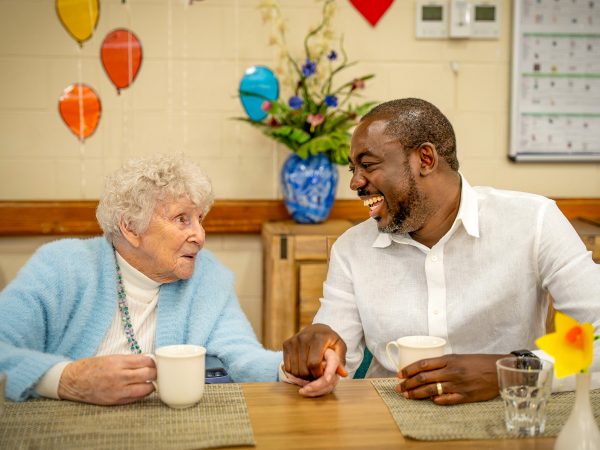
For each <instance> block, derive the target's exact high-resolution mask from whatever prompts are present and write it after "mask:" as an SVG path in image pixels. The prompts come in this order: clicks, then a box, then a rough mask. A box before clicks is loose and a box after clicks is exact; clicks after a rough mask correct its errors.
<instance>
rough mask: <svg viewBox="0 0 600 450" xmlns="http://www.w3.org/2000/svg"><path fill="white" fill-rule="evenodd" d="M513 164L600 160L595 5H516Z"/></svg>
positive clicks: (599, 4)
mask: <svg viewBox="0 0 600 450" xmlns="http://www.w3.org/2000/svg"><path fill="white" fill-rule="evenodd" d="M513 6H514V9H513V15H514V16H513V19H514V20H513V49H512V79H511V81H512V86H511V91H512V92H511V127H510V149H509V157H510V159H512V160H513V161H600V0H515V1H514V3H513Z"/></svg>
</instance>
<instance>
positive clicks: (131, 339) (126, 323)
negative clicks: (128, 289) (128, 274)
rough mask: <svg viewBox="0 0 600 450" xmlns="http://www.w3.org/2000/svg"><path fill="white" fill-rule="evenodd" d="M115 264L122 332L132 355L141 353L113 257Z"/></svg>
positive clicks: (118, 269)
mask: <svg viewBox="0 0 600 450" xmlns="http://www.w3.org/2000/svg"><path fill="white" fill-rule="evenodd" d="M115 264H116V265H117V297H118V299H117V300H118V303H119V312H120V313H121V324H122V325H123V331H125V336H126V337H127V343H128V344H129V349H130V350H131V351H132V353H136V354H139V353H142V349H141V348H140V344H138V341H137V339H136V338H135V333H134V332H133V325H131V317H130V316H129V306H128V305H127V295H126V294H125V287H124V286H123V276H122V275H121V268H120V267H119V263H118V262H117V259H116V257H115Z"/></svg>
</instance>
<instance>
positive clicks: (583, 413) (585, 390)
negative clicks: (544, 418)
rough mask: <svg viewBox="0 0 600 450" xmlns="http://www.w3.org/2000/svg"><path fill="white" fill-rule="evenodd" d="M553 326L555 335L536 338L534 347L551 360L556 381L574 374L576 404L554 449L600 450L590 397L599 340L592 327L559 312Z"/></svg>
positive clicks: (598, 433) (599, 435)
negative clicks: (595, 352) (595, 348)
mask: <svg viewBox="0 0 600 450" xmlns="http://www.w3.org/2000/svg"><path fill="white" fill-rule="evenodd" d="M554 324H555V327H556V331H555V332H554V333H549V334H546V335H545V336H542V337H540V338H538V339H537V340H536V341H535V343H536V344H537V346H538V347H539V348H541V349H542V350H544V351H545V352H546V353H548V354H549V355H551V356H553V357H554V373H555V374H556V377H557V378H563V377H566V376H569V375H573V374H575V403H574V405H573V409H572V410H571V414H570V415H569V418H568V419H567V422H566V423H565V425H564V426H563V428H562V429H561V431H560V433H559V434H558V437H557V438H556V441H555V443H554V449H555V450H574V449H590V450H591V449H598V450H600V429H598V424H597V423H596V421H595V419H594V414H593V411H592V404H591V402H590V393H589V391H590V378H591V374H590V372H589V369H590V366H591V365H592V360H593V357H594V341H595V340H596V339H598V338H599V337H600V336H595V335H594V327H593V326H592V324H590V323H578V322H577V321H576V320H575V319H573V318H571V317H569V316H567V315H566V314H563V313H561V312H559V311H556V316H555V319H554Z"/></svg>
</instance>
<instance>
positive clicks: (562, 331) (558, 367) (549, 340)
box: [535, 311, 600, 378]
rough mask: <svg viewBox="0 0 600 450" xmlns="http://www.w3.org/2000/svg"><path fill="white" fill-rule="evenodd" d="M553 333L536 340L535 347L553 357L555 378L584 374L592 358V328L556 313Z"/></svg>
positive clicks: (594, 337)
mask: <svg viewBox="0 0 600 450" xmlns="http://www.w3.org/2000/svg"><path fill="white" fill-rule="evenodd" d="M554 320H555V327H556V331H555V332H554V333H549V334H546V335H545V336H542V337H540V338H538V339H537V340H536V341H535V343H536V345H537V346H538V347H539V348H540V349H542V350H544V351H545V352H546V353H548V354H549V355H551V356H552V357H554V371H555V373H556V377H557V378H564V377H566V376H569V375H573V374H576V373H579V372H583V373H586V372H587V371H588V370H589V368H590V366H591V364H592V359H593V356H594V340H596V339H598V338H599V337H600V336H594V327H593V326H592V324H590V323H581V324H580V323H578V322H577V321H576V320H575V319H573V318H571V317H569V316H567V315H566V314H563V313H561V312H560V311H556V316H555V319H554Z"/></svg>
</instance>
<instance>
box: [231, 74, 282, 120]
mask: <svg viewBox="0 0 600 450" xmlns="http://www.w3.org/2000/svg"><path fill="white" fill-rule="evenodd" d="M239 91H240V99H241V101H242V106H243V107H244V110H245V111H246V114H248V117H250V119H251V120H254V121H255V122H258V121H260V120H263V119H264V118H265V117H267V114H268V113H267V112H266V111H263V110H262V108H261V106H262V104H263V102H264V101H265V100H270V101H271V100H277V98H278V97H279V81H277V78H276V77H275V74H274V73H273V72H272V71H271V69H269V68H268V67H265V66H252V67H249V68H247V69H246V71H245V72H244V76H243V77H242V80H241V81H240V89H239Z"/></svg>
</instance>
